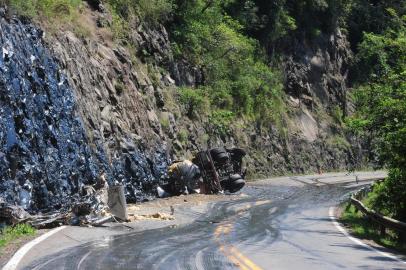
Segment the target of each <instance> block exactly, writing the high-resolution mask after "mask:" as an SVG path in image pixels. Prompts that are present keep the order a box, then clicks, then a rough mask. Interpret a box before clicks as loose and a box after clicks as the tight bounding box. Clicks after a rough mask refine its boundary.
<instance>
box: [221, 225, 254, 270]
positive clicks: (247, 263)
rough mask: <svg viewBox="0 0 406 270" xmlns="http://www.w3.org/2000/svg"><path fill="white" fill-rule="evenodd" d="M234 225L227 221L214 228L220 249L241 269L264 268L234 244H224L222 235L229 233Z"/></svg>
mask: <svg viewBox="0 0 406 270" xmlns="http://www.w3.org/2000/svg"><path fill="white" fill-rule="evenodd" d="M233 227H234V226H233V224H231V223H227V224H224V225H219V226H218V227H217V228H216V229H215V230H214V238H215V241H216V242H217V244H218V245H219V249H220V251H221V252H222V253H223V254H224V255H225V256H226V257H227V259H229V260H230V261H231V262H232V263H234V264H235V265H236V266H237V267H238V268H240V269H241V270H262V268H261V267H259V266H257V265H256V264H255V263H254V262H253V261H251V260H250V259H248V258H247V257H245V256H244V255H243V254H242V253H241V252H239V251H238V249H237V248H236V247H234V246H233V245H227V244H225V245H223V243H222V241H221V239H220V236H222V235H226V234H229V233H230V231H231V230H232V228H233Z"/></svg>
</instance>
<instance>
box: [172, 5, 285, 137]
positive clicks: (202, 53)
mask: <svg viewBox="0 0 406 270" xmlns="http://www.w3.org/2000/svg"><path fill="white" fill-rule="evenodd" d="M229 2H230V3H231V2H232V1H204V0H198V1H176V9H175V15H174V23H172V24H171V27H170V30H171V33H172V36H173V39H174V44H173V47H174V48H175V52H176V53H177V56H178V57H182V58H186V59H188V60H189V61H190V62H192V63H193V64H194V65H196V66H199V67H201V68H202V70H203V72H204V75H205V81H204V83H203V85H201V86H198V87H197V88H196V89H188V90H185V89H181V91H180V96H181V101H183V102H184V104H185V105H186V107H187V112H188V115H191V114H193V111H195V110H196V111H197V112H198V111H199V109H200V105H199V104H203V103H205V104H206V105H207V104H209V105H210V107H211V108H212V110H213V111H215V112H214V113H213V114H212V115H211V116H210V119H211V121H210V122H211V123H212V125H214V126H215V129H216V130H217V131H218V132H219V133H222V134H225V133H227V130H226V129H227V128H226V127H225V126H224V124H227V122H229V123H230V122H231V121H230V118H231V116H235V117H237V116H242V115H243V116H245V117H247V118H249V119H253V120H256V121H260V122H262V124H270V123H271V122H273V123H275V122H276V121H277V120H279V118H280V117H281V116H282V115H283V112H284V106H282V105H281V104H283V101H281V100H282V98H283V94H282V83H281V78H280V76H279V74H278V73H277V72H275V71H274V70H273V69H272V68H270V67H269V66H268V65H267V63H266V56H265V54H264V53H263V52H262V49H261V47H260V46H259V43H258V41H257V40H255V39H253V38H250V37H248V36H246V35H244V31H245V29H244V26H243V25H242V24H241V23H240V22H239V21H238V20H236V19H234V18H232V17H231V16H230V14H228V13H227V9H228V7H229V6H228V3H229ZM225 112H227V113H225ZM226 114H227V117H225V115H226ZM225 118H227V121H225V120H224V119H225Z"/></svg>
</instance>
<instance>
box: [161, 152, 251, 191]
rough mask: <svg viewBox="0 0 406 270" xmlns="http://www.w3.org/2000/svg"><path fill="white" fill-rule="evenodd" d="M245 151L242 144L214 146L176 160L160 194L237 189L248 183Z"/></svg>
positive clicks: (170, 167)
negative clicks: (237, 146) (236, 146)
mask: <svg viewBox="0 0 406 270" xmlns="http://www.w3.org/2000/svg"><path fill="white" fill-rule="evenodd" d="M245 155H246V153H245V151H244V150H243V149H241V148H231V149H228V148H212V149H209V150H204V151H200V152H198V153H196V154H195V156H194V157H193V158H192V160H184V161H175V162H174V163H173V164H172V165H171V166H169V168H168V175H169V178H168V179H166V182H165V183H163V184H162V185H160V186H159V187H158V196H159V197H168V196H173V195H180V194H190V193H202V194H216V193H222V192H224V191H227V192H230V193H235V192H237V191H239V190H241V189H242V188H243V187H244V185H245V180H244V178H245V175H246V169H245V168H244V167H243V158H244V156H245Z"/></svg>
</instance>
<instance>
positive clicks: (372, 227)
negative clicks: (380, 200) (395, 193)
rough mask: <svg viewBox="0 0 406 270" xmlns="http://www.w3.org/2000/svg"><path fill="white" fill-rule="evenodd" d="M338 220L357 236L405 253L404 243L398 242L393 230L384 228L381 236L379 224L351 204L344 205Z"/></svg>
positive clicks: (405, 246)
mask: <svg viewBox="0 0 406 270" xmlns="http://www.w3.org/2000/svg"><path fill="white" fill-rule="evenodd" d="M340 222H342V223H343V224H344V225H345V226H346V227H349V228H350V231H351V233H352V234H353V235H355V236H356V237H358V238H361V239H368V240H372V241H374V242H375V243H377V244H379V245H381V246H384V247H387V248H390V249H394V250H397V251H399V252H402V253H404V254H406V243H401V242H399V241H398V238H397V235H396V233H395V232H393V231H391V230H389V229H386V234H385V236H381V234H380V229H379V226H378V225H376V224H374V223H373V222H371V221H369V220H368V219H367V218H366V217H364V216H363V214H362V213H361V212H359V211H357V209H356V208H355V207H354V206H353V205H351V204H347V205H346V206H345V207H344V209H343V213H342V215H341V217H340Z"/></svg>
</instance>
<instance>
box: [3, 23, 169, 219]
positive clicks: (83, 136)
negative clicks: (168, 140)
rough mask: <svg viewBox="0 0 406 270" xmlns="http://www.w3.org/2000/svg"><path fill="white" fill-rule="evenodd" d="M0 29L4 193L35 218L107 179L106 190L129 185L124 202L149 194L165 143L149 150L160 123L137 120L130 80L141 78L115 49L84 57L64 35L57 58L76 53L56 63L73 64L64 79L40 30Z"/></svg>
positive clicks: (139, 108) (141, 107)
mask: <svg viewBox="0 0 406 270" xmlns="http://www.w3.org/2000/svg"><path fill="white" fill-rule="evenodd" d="M0 29H1V31H0V47H1V48H2V54H1V55H0V91H1V92H0V103H1V106H0V123H1V126H0V151H1V152H0V159H1V163H0V197H2V198H4V199H5V200H6V201H7V202H9V203H12V204H19V205H22V206H23V207H24V208H25V209H28V210H30V211H33V212H35V211H38V210H52V209H58V208H60V207H64V206H67V205H68V202H70V201H72V200H75V199H77V197H79V196H80V194H81V192H82V188H83V186H84V185H97V183H98V181H99V180H100V177H101V176H102V175H103V174H104V175H105V176H106V178H107V180H108V182H109V183H110V184H112V183H114V182H119V183H124V184H125V185H126V187H127V189H126V190H127V197H128V199H129V200H130V201H142V200H144V199H147V198H151V196H153V193H152V186H153V185H154V184H156V181H157V180H158V179H160V177H161V176H163V175H164V174H165V171H166V165H167V156H166V153H165V145H164V144H160V145H159V146H160V147H159V149H158V150H156V151H154V147H153V146H157V141H158V140H159V138H160V135H159V123H157V122H156V121H157V120H156V119H155V118H153V117H150V118H147V117H143V116H144V115H145V113H146V112H148V107H147V106H146V105H145V104H144V103H143V102H142V99H141V98H140V96H139V94H138V91H136V88H135V85H133V84H132V82H134V81H137V80H136V79H135V78H136V76H137V74H133V73H125V71H126V70H128V69H126V68H125V67H126V65H127V64H128V63H127V62H126V61H127V59H128V58H126V57H125V56H123V54H122V52H121V51H120V49H115V50H111V49H107V48H105V47H97V46H96V48H95V50H96V51H90V52H89V51H87V50H84V49H83V48H81V47H78V46H80V45H78V44H82V43H81V42H78V40H77V39H76V38H75V37H73V36H71V35H69V34H67V35H65V36H63V39H64V40H63V42H64V43H65V44H66V45H67V48H69V50H64V51H62V53H64V54H66V55H69V53H71V54H76V55H75V57H74V58H69V60H67V61H66V62H63V61H60V62H61V63H62V64H63V67H67V66H68V67H69V68H70V69H69V71H68V72H67V73H65V72H64V71H62V70H61V68H60V66H59V65H58V62H56V61H55V60H54V58H53V56H51V54H50V53H49V50H48V49H47V48H45V47H44V44H43V39H42V35H43V33H42V31H41V30H39V29H38V28H36V27H34V26H33V25H31V24H23V23H22V22H21V21H19V20H18V19H15V18H13V19H11V20H7V19H6V18H5V17H4V16H3V17H1V19H0ZM87 52H88V53H93V52H95V55H100V57H102V58H103V60H100V62H98V60H97V59H95V58H90V57H86V56H87V55H86V53H87ZM60 59H62V60H63V59H64V58H63V57H62V56H61V58H60ZM65 59H68V58H65ZM82 59H83V60H82ZM112 59H114V60H112ZM87 60H89V62H86V61H87ZM124 60H125V61H124ZM112 71H116V73H111V72H112ZM118 73H119V74H120V75H121V76H118V75H117V74H118ZM66 75H68V77H69V79H67V77H66ZM113 78H114V79H113ZM118 80H121V81H118ZM140 81H141V79H140ZM115 82H116V84H114V83H115ZM142 83H145V85H142ZM71 84H72V85H73V86H75V87H76V88H75V89H76V90H79V92H76V93H75V92H74V91H72V88H71V86H70V85H71ZM140 84H141V86H143V87H145V88H148V83H147V82H143V81H142V82H141V83H140ZM79 86H81V87H79ZM141 86H140V87H141ZM128 89H129V90H130V91H128ZM152 114H153V112H151V115H152ZM151 127H152V128H151ZM153 127H155V129H156V130H154V128H153ZM128 130H131V131H132V132H129V133H127V132H126V131H128ZM153 130H154V131H155V132H154V131H153ZM141 136H142V137H141ZM149 144H151V145H149ZM150 146H151V147H150Z"/></svg>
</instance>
